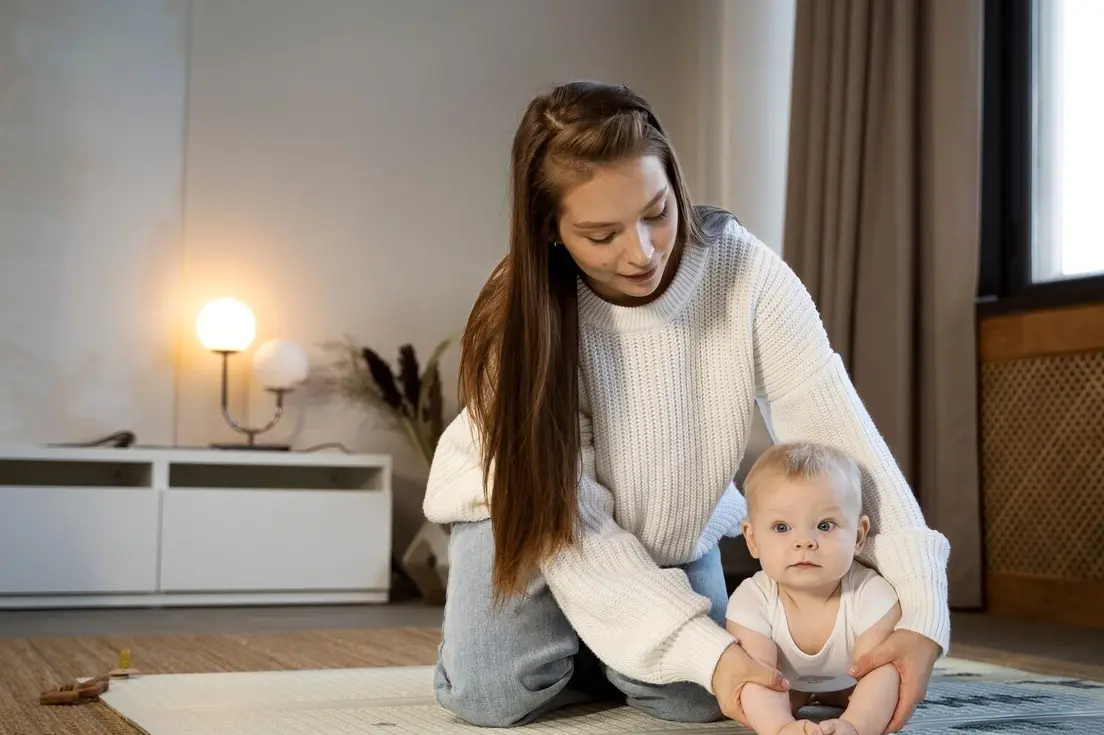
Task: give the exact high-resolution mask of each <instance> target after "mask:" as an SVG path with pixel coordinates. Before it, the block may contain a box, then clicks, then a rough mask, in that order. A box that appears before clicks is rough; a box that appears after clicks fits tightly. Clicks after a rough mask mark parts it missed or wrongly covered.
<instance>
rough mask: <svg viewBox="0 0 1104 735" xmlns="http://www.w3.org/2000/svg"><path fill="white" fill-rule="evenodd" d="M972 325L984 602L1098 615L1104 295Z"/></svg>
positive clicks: (1073, 618) (1098, 620) (1064, 616)
mask: <svg viewBox="0 0 1104 735" xmlns="http://www.w3.org/2000/svg"><path fill="white" fill-rule="evenodd" d="M978 336H979V359H980V362H981V365H980V403H981V405H980V421H981V477H982V502H983V508H982V518H983V523H984V525H985V554H986V595H987V608H988V610H989V611H990V612H993V613H997V614H1009V615H1017V616H1026V617H1033V618H1036V619H1040V620H1052V621H1059V622H1067V623H1074V624H1080V625H1092V626H1098V627H1104V305H1096V306H1084V307H1077V308H1067V309H1053V310H1047V311H1039V312H1032V313H1025V314H1012V315H1002V316H994V317H988V318H982V319H981V320H980V323H979V330H978Z"/></svg>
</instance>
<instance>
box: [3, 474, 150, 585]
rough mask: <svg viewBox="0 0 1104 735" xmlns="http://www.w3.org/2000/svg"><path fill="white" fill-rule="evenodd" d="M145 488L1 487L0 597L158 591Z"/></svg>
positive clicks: (148, 498)
mask: <svg viewBox="0 0 1104 735" xmlns="http://www.w3.org/2000/svg"><path fill="white" fill-rule="evenodd" d="M157 517H158V497H157V493H156V492H154V491H153V490H152V489H150V488H148V487H147V488H109V487H49V486H31V487H18V486H15V485H3V486H0V559H3V560H4V561H3V563H0V594H6V595H18V594H60V593H68V594H106V593H128V592H144V593H152V592H155V591H156V588H157Z"/></svg>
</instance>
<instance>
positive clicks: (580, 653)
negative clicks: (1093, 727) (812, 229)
mask: <svg viewBox="0 0 1104 735" xmlns="http://www.w3.org/2000/svg"><path fill="white" fill-rule="evenodd" d="M512 166H513V168H512V200H513V201H512V218H511V230H510V252H509V254H508V255H507V257H506V258H505V259H504V260H503V261H502V263H501V264H500V265H499V266H498V268H497V269H496V270H495V271H494V273H493V274H492V275H491V277H490V279H489V280H488V282H487V284H486V285H485V287H484V288H483V290H482V292H481V293H480V295H479V297H478V299H477V301H476V304H475V306H474V309H473V311H472V313H471V316H470V318H469V322H468V325H467V329H466V331H465V335H464V338H463V342H462V346H461V364H460V384H461V391H462V394H463V396H464V400H465V403H466V408H465V409H464V410H463V411H462V412H461V414H460V415H459V416H458V417H457V418H456V420H454V421H453V422H452V424H451V425H450V426H449V427H448V428H447V430H446V431H445V433H444V435H443V436H442V438H441V441H440V444H439V445H438V449H437V452H436V455H435V457H434V461H433V467H432V471H431V473H430V478H429V484H428V488H427V493H426V499H425V505H424V510H425V514H426V516H427V518H429V519H430V520H432V521H435V522H438V523H448V524H452V535H451V541H450V548H449V553H450V559H449V561H450V574H449V582H448V597H447V600H448V601H447V604H446V607H445V617H444V625H443V641H442V644H441V647H440V651H439V661H438V666H437V673H436V679H435V688H436V693H437V699H438V701H439V702H440V703H441V705H442V706H444V707H445V708H447V709H449V710H451V711H452V712H454V713H455V714H456V715H458V716H459V717H460V718H462V719H464V720H467V721H468V722H470V723H473V724H477V725H490V726H510V725H518V724H522V723H525V722H528V721H530V720H532V719H533V718H535V717H536V716H538V715H539V714H541V713H543V712H546V711H548V710H550V709H551V708H553V707H557V706H560V705H561V704H564V703H566V702H568V701H570V699H571V697H572V696H573V695H572V693H571V692H572V691H573V690H578V689H584V690H586V689H588V687H589V686H590V685H593V684H594V682H593V681H589V682H588V680H587V679H588V672H589V674H590V675H594V674H597V677H594V676H592V678H597V679H603V678H604V679H605V680H608V683H609V684H612V686H613V687H615V688H616V689H617V690H620V692H621V693H622V694H623V696H624V697H625V699H626V700H627V701H628V703H630V704H631V705H633V706H636V707H639V708H640V709H642V710H644V711H646V712H648V713H650V714H653V715H655V716H657V717H661V718H665V719H670V720H678V721H709V720H714V719H718V718H719V717H720V716H721V714H722V713H723V714H724V715H727V716H729V717H732V718H734V719H737V720H740V721H742V722H743V721H744V720H743V713H742V711H741V710H740V707H739V692H740V688H741V687H742V686H743V685H744V684H745V683H746V682H749V681H754V682H757V683H760V684H763V685H765V686H769V687H773V688H775V689H783V688H785V683H784V682H782V681H781V678H780V676H779V675H778V672H777V671H774V670H771V669H767V668H765V667H763V666H761V665H759V664H758V663H757V662H755V661H753V660H752V659H750V658H749V657H748V656H747V655H746V654H745V653H744V652H743V650H742V649H741V648H740V647H739V646H737V645H734V644H735V642H736V641H735V640H734V639H733V637H732V636H731V635H730V634H729V633H727V632H726V631H725V630H724V627H723V626H724V612H725V606H726V602H727V591H726V589H725V583H724V577H723V574H722V570H721V563H720V554H719V552H718V549H717V542H718V540H719V539H720V538H721V537H722V536H724V535H736V534H738V533H739V525H740V521H741V520H742V519H743V517H744V512H745V509H746V506H745V504H744V503H743V498H742V497H741V495H740V493H739V492H738V491H737V490H736V488H735V487H734V486H733V485H732V483H731V478H732V477H733V476H734V474H735V472H736V469H737V467H738V466H739V463H740V460H741V457H742V456H743V452H744V449H745V446H746V443H747V435H748V430H749V427H750V425H751V421H752V415H753V411H754V409H755V406H756V404H757V403H758V405H759V407H760V408H761V409H762V411H763V414H764V416H765V417H766V418H767V421H768V423H769V425H770V426H771V429H772V433H773V435H774V437H775V438H776V439H777V440H800V439H809V440H818V441H824V442H828V443H831V444H833V445H835V446H837V447H839V448H841V449H843V450H845V451H848V452H850V453H851V454H852V455H853V456H855V457H856V458H858V459H859V460H860V461H861V463H862V464H863V465H864V468H865V470H866V473H867V474H866V477H865V482H864V503H865V508H866V512H867V514H868V515H869V516H870V519H871V523H872V529H873V533H872V536H871V543H869V544H868V551H867V555H866V556H865V558H864V561H866V562H867V563H869V564H873V565H874V566H876V567H877V568H878V569H879V570H880V571H881V572H882V574H883V575H884V576H885V577H886V578H887V579H888V580H889V581H890V582H891V583H892V584H893V585H894V586H895V588H896V590H897V593H898V595H899V597H900V599H901V604H902V608H903V617H902V620H901V623H900V624H899V626H898V628H899V629H898V630H897V631H896V632H895V633H894V635H893V636H891V637H890V639H889V640H888V641H887V643H886V644H885V645H884V646H883V647H882V648H881V649H879V650H878V651H877V652H876V653H875V654H874V655H873V657H872V660H869V661H863V662H858V667H857V670H856V672H855V674H854V675H856V676H861V675H863V674H864V673H865V672H866V671H869V670H872V669H873V668H876V667H877V666H880V665H882V664H884V663H888V662H893V663H895V664H896V665H897V667H898V668H899V669H900V670H901V672H902V680H903V684H902V689H901V691H902V694H901V701H900V703H899V706H898V711H897V714H896V715H895V719H894V722H893V723H891V727H892V728H893V729H897V728H899V727H900V726H901V725H902V724H903V723H904V721H906V720H907V719H908V717H909V716H910V715H911V713H912V710H913V709H914V707H915V706H916V704H917V702H918V701H919V700H920V699H922V698H923V695H924V692H925V690H926V685H927V681H928V677H929V676H930V673H931V670H932V667H933V665H934V663H935V661H936V659H937V658H938V656H939V654H940V652H941V651H942V650H946V648H947V645H948V637H949V627H950V624H949V613H948V609H947V601H946V560H947V555H948V551H949V550H948V544H947V541H946V539H945V538H944V537H943V536H941V535H940V534H938V533H936V532H934V531H932V530H929V529H928V528H927V527H926V526H925V524H924V519H923V516H922V515H921V512H920V509H919V507H918V506H917V504H916V501H915V500H914V498H913V495H912V492H911V491H910V489H909V487H908V485H907V483H906V482H905V480H904V478H903V477H902V475H901V473H900V471H899V470H898V468H897V466H896V464H895V463H894V460H893V458H892V456H891V455H890V452H889V451H888V449H887V447H886V445H885V443H884V441H883V440H882V439H881V437H880V436H879V435H878V433H877V431H876V429H875V428H874V426H873V425H872V424H871V421H870V418H869V416H868V415H867V412H866V411H865V409H864V407H863V405H862V403H861V402H860V401H859V398H858V397H857V395H856V394H855V391H854V389H853V387H852V385H851V383H850V382H849V380H848V377H847V374H846V372H845V370H844V367H843V365H842V363H841V362H840V359H839V358H838V356H837V355H836V354H835V353H834V352H833V351H832V349H831V347H830V345H829V343H828V340H827V338H826V335H825V332H824V328H823V326H822V324H821V321H820V318H819V315H818V314H817V312H816V309H815V307H814V305H813V303H812V301H811V299H810V298H809V295H808V293H807V291H806V290H805V289H804V288H803V287H802V285H801V283H800V281H799V280H798V279H797V278H796V277H795V275H794V274H793V273H792V271H790V270H789V268H787V267H786V265H785V264H784V263H783V261H782V260H781V259H779V258H778V257H777V256H775V255H774V254H773V253H772V252H771V251H770V250H769V249H767V248H766V247H765V246H763V245H762V244H761V243H759V242H758V241H757V240H756V239H755V238H754V237H753V236H752V235H751V234H750V233H749V232H748V231H747V230H745V229H744V228H743V227H742V226H740V224H739V223H738V222H737V221H736V220H735V219H734V218H733V217H731V215H728V214H727V213H724V212H721V211H719V210H713V209H704V208H695V207H693V206H692V205H691V202H690V196H689V194H688V193H687V188H686V184H685V181H684V179H683V175H682V171H681V169H680V167H679V164H678V161H677V159H676V157H675V153H674V151H673V150H672V148H671V145H670V143H669V142H668V140H667V137H666V135H665V133H664V130H663V128H662V127H661V125H660V123H659V121H658V120H657V119H656V116H655V115H654V114H653V112H652V110H651V109H650V107H649V105H648V104H647V102H646V101H645V100H643V99H641V98H640V97H639V96H637V95H635V94H633V93H632V92H631V91H630V90H628V89H627V88H625V87H612V86H606V85H602V84H597V83H590V82H579V83H572V84H567V85H564V86H561V87H558V88H556V89H554V90H552V91H551V92H549V93H548V94H545V95H542V96H539V97H537V98H536V99H534V100H533V101H532V102H531V103H530V105H529V107H528V109H527V110H526V112H525V114H524V117H523V119H522V121H521V123H520V125H519V127H518V130H517V134H516V137H515V139H514V144H513V151H512ZM591 652H593V653H591ZM569 684H570V685H571V686H570V688H569Z"/></svg>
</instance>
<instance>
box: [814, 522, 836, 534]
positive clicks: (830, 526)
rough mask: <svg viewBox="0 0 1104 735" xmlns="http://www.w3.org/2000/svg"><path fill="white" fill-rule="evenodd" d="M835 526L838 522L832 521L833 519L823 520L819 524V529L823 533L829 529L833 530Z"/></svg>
mask: <svg viewBox="0 0 1104 735" xmlns="http://www.w3.org/2000/svg"><path fill="white" fill-rule="evenodd" d="M835 527H836V524H835V523H832V522H831V521H821V522H820V523H818V524H817V530H818V531H820V532H822V533H828V532H829V531H831V530H832V529H833V528H835Z"/></svg>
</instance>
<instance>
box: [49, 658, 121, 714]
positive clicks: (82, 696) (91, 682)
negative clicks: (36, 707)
mask: <svg viewBox="0 0 1104 735" xmlns="http://www.w3.org/2000/svg"><path fill="white" fill-rule="evenodd" d="M130 663H131V662H130V649H128V648H124V649H123V650H121V651H119V665H118V666H117V667H116V668H114V669H112V670H111V671H109V672H108V673H106V674H100V675H99V676H94V677H92V678H91V679H83V680H82V679H77V680H74V681H71V682H69V683H68V684H63V685H62V686H60V687H57V688H56V689H48V690H46V691H45V692H43V693H42V694H40V695H39V697H38V703H39V704H80V703H82V702H88V701H92V700H94V699H97V698H98V697H99V696H100V695H101V694H103V693H104V692H106V691H107V690H108V688H110V686H111V680H112V679H126V678H129V677H132V676H137V675H138V674H139V673H140V672H139V671H138V669H135V668H132V667H131V665H130Z"/></svg>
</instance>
